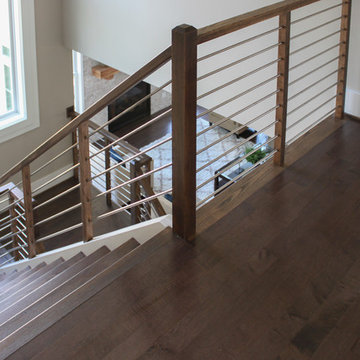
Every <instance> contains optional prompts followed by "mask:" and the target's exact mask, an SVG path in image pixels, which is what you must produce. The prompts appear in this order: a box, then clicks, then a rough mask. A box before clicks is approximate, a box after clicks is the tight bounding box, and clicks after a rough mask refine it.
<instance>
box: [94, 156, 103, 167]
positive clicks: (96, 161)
mask: <svg viewBox="0 0 360 360" xmlns="http://www.w3.org/2000/svg"><path fill="white" fill-rule="evenodd" d="M91 161H92V162H94V163H95V164H96V165H98V166H101V168H104V169H105V161H104V163H103V164H101V163H100V162H99V161H98V160H96V158H95V157H93V158H92V159H91ZM91 165H92V166H93V164H91Z"/></svg>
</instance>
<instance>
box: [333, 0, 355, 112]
mask: <svg viewBox="0 0 360 360" xmlns="http://www.w3.org/2000/svg"><path fill="white" fill-rule="evenodd" d="M341 15H342V18H341V33H340V42H341V44H340V50H339V52H340V54H339V55H340V58H339V72H338V85H337V90H336V91H337V92H336V94H337V97H336V111H335V117H336V118H337V119H342V118H343V117H344V107H345V92H346V80H347V68H348V59H349V37H350V22H351V0H346V1H344V2H343V4H342V14H341Z"/></svg>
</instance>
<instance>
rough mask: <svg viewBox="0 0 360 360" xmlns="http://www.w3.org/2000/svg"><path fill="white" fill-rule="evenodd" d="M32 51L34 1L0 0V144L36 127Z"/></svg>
mask: <svg viewBox="0 0 360 360" xmlns="http://www.w3.org/2000/svg"><path fill="white" fill-rule="evenodd" d="M23 45H26V46H23ZM35 50H36V44H35V17H34V0H26V1H22V0H0V142H2V141H6V140H9V139H11V138H13V137H15V136H18V135H21V134H23V133H24V132H26V131H29V130H31V129H34V128H35V127H37V126H39V104H38V88H37V71H36V70H37V69H36V51H35Z"/></svg>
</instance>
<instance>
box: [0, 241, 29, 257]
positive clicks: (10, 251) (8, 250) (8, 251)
mask: <svg viewBox="0 0 360 360" xmlns="http://www.w3.org/2000/svg"><path fill="white" fill-rule="evenodd" d="M23 247H28V245H27V244H26V245H22V246H16V247H14V248H12V249H7V252H6V253H4V254H2V255H1V256H0V258H1V257H3V256H6V255H8V254H10V253H12V252H14V251H17V250H20V249H22V248H23Z"/></svg>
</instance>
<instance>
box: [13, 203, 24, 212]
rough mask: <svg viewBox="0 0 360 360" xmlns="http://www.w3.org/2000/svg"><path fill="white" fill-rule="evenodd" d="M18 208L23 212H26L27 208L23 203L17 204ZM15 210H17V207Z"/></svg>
mask: <svg viewBox="0 0 360 360" xmlns="http://www.w3.org/2000/svg"><path fill="white" fill-rule="evenodd" d="M16 206H17V207H19V208H20V210H22V211H23V212H25V207H24V206H22V203H19V204H17V205H16ZM15 209H16V207H15Z"/></svg>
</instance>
